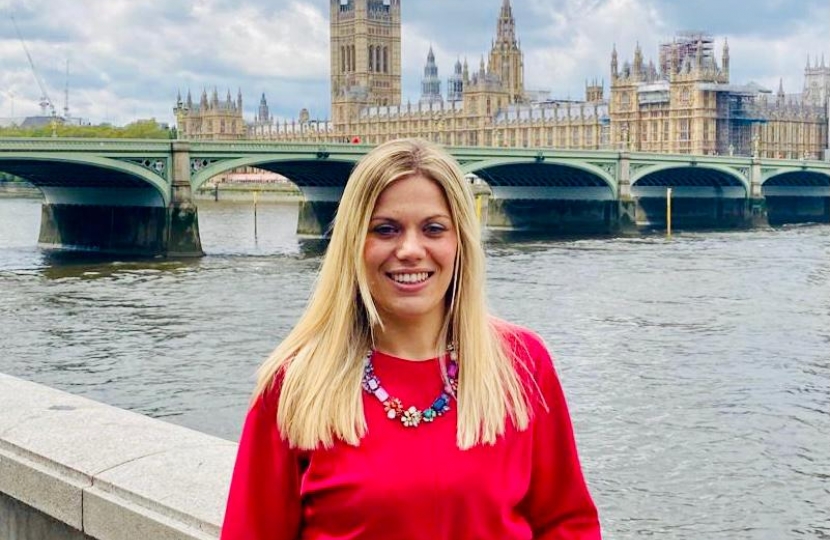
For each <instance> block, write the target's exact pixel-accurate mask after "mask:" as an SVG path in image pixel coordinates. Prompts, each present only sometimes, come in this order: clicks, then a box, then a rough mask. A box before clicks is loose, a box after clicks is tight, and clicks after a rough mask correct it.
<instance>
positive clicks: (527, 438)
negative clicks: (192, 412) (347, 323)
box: [222, 329, 600, 540]
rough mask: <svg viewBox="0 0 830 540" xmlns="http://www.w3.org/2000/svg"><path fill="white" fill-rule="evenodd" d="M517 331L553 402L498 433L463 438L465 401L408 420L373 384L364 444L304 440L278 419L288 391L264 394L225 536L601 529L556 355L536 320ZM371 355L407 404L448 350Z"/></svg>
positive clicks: (357, 539) (436, 539)
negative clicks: (426, 356)
mask: <svg viewBox="0 0 830 540" xmlns="http://www.w3.org/2000/svg"><path fill="white" fill-rule="evenodd" d="M518 341H521V342H523V345H522V344H520V345H519V346H518V347H516V349H517V350H518V351H521V352H520V353H519V354H521V356H528V358H527V360H528V365H529V366H530V367H531V369H532V370H533V372H534V375H535V377H536V382H537V384H538V386H539V389H540V390H541V393H542V395H543V396H544V399H545V401H546V402H547V404H548V409H549V411H545V409H544V407H542V405H541V404H539V403H538V401H539V400H535V401H534V418H533V419H532V420H531V424H530V426H529V427H528V429H526V430H524V431H517V430H516V429H515V428H514V427H513V426H512V424H511V423H510V422H508V427H507V428H506V431H505V435H504V436H503V437H501V438H499V439H498V441H497V442H496V444H494V445H479V446H476V447H474V448H472V449H470V450H465V451H462V450H459V449H458V447H457V446H456V442H455V440H456V435H455V429H456V413H455V407H454V405H455V403H453V404H452V410H451V411H450V412H449V413H447V414H445V415H444V416H442V417H439V418H437V419H435V421H434V422H432V423H422V424H421V425H419V426H418V427H416V428H407V427H404V426H403V425H402V424H401V422H400V420H390V419H388V418H387V417H386V415H385V413H384V411H383V405H382V404H381V403H380V402H379V401H377V399H376V398H375V397H374V396H371V395H368V394H366V393H365V392H364V394H363V395H364V400H363V405H364V408H365V414H366V422H367V424H368V433H367V434H366V436H365V437H364V438H363V439H362V440H361V442H360V445H359V446H349V445H348V444H345V443H343V442H336V443H335V445H334V446H333V447H332V448H330V449H319V450H313V451H299V450H296V449H292V448H290V447H289V446H288V444H287V443H286V442H285V441H284V440H282V438H281V436H280V433H279V430H278V429H277V426H276V420H275V419H276V407H277V402H278V396H277V392H271V393H270V394H268V395H266V396H265V397H263V398H260V399H258V400H257V401H256V402H255V404H254V405H253V407H252V408H251V410H250V411H249V413H248V417H247V419H246V421H245V427H244V429H243V432H242V437H241V439H240V442H239V454H238V455H237V460H236V467H235V469H234V473H233V480H232V482H231V487H230V496H229V498H228V506H227V511H226V514H225V522H224V526H223V528H222V540H265V539H269V540H300V539H302V540H388V539H390V538H394V539H396V540H520V539H521V540H530V539H533V540H543V539H544V540H553V539H558V540H566V539H567V540H589V539H590V540H594V539H599V538H600V526H599V521H598V518H597V511H596V507H595V506H594V503H593V501H592V500H591V496H590V494H589V493H588V489H587V487H586V485H585V480H584V478H583V476H582V470H581V468H580V465H579V459H578V457H577V452H576V445H575V444H574V437H573V430H572V427H571V420H570V416H569V414H568V409H567V404H566V403H565V397H564V395H563V394H562V389H561V387H560V385H559V380H558V379H557V377H556V373H555V372H554V369H553V363H552V362H551V358H550V355H549V354H548V351H547V350H546V349H545V346H544V344H543V343H542V342H541V340H540V339H539V338H538V337H537V336H536V335H535V334H532V333H530V332H528V331H527V330H523V329H519V330H518ZM525 351H526V352H525ZM372 361H373V364H374V368H375V373H376V374H377V376H378V378H379V379H380V380H381V382H382V384H383V386H384V388H385V389H386V390H387V391H389V393H390V394H392V395H393V396H395V397H398V398H400V399H401V401H402V402H403V404H404V407H409V406H410V405H414V406H415V407H417V408H419V409H424V408H426V407H427V406H429V405H430V404H431V403H432V401H433V400H434V399H435V398H436V397H437V396H438V395H439V393H440V391H441V386H442V384H441V377H440V371H439V369H440V368H439V366H438V362H437V359H436V360H429V361H424V362H413V361H409V360H403V359H400V358H395V357H393V356H389V355H386V354H383V353H380V352H377V353H375V355H374V357H373V360H372ZM462 362H463V360H462ZM462 369H463V367H462Z"/></svg>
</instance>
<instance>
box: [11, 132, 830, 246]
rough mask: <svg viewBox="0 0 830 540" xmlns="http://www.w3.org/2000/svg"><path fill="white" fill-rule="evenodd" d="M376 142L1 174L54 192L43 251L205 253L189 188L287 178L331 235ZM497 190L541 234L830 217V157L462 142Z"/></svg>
mask: <svg viewBox="0 0 830 540" xmlns="http://www.w3.org/2000/svg"><path fill="white" fill-rule="evenodd" d="M370 148H371V147H370V146H367V145H354V144H326V145H323V146H320V145H312V144H287V143H271V142H267V141H239V142H201V141H169V140H126V139H44V138H40V139H0V171H2V172H6V173H10V174H13V175H15V176H18V177H20V178H23V179H24V180H26V181H28V182H30V183H31V184H33V185H35V186H37V187H38V188H39V189H40V190H41V191H42V192H43V195H44V202H43V207H42V215H41V228H40V236H39V239H38V242H39V244H40V245H41V246H42V247H45V248H59V249H75V250H85V251H97V252H102V253H113V254H129V255H149V256H167V257H180V256H198V255H201V254H202V249H201V241H200V239H199V226H198V209H197V207H196V205H195V203H194V202H193V198H192V193H193V192H194V191H195V190H197V189H199V187H200V186H202V185H203V184H204V183H205V182H207V181H208V179H210V178H212V177H214V176H216V175H218V174H220V173H223V172H226V171H229V170H232V169H235V168H239V167H244V166H251V167H257V168H260V169H264V170H268V171H273V172H276V173H279V174H281V175H284V176H286V177H287V178H289V179H290V180H291V181H292V182H294V183H295V184H296V185H297V187H298V188H299V189H300V190H301V192H302V193H303V201H302V202H301V203H300V205H301V206H300V218H299V222H298V225H297V231H298V232H299V233H302V234H312V235H315V234H316V235H321V234H324V233H325V231H326V228H327V227H328V225H329V223H330V221H331V219H332V217H333V215H334V212H335V209H336V207H337V202H338V201H339V199H340V195H341V194H342V191H343V187H344V186H345V183H346V180H347V178H348V176H349V173H350V172H351V170H352V168H353V167H354V165H355V163H357V161H358V160H359V159H360V158H361V157H362V156H363V155H365V154H366V152H368V151H369V150H370ZM449 151H450V153H451V154H452V155H453V156H454V157H455V158H456V159H457V160H458V162H459V163H460V164H461V167H462V169H463V170H464V172H465V173H468V174H471V175H475V176H476V177H478V178H480V179H481V180H483V181H484V182H486V183H487V185H488V186H489V188H490V191H491V196H490V197H489V200H488V202H487V205H486V206H484V207H483V212H482V220H483V223H484V224H485V225H486V226H488V227H490V228H492V229H506V230H518V231H529V232H538V233H543V234H590V233H615V232H633V231H637V230H640V229H643V228H647V227H662V226H665V224H666V197H667V188H669V187H671V188H672V207H673V212H672V215H673V219H672V223H673V225H674V226H675V227H677V228H684V227H686V228H692V227H706V228H743V227H753V226H766V225H769V224H773V225H775V224H782V223H793V222H830V163H828V162H824V161H810V160H772V159H759V158H753V157H745V156H696V155H671V154H646V153H637V152H627V151H583V150H578V151H571V150H556V149H517V148H480V147H454V148H449Z"/></svg>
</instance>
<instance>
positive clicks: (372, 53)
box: [369, 45, 375, 72]
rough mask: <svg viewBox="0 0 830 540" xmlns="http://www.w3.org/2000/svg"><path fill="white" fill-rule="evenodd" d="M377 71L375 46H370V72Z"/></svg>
mask: <svg viewBox="0 0 830 540" xmlns="http://www.w3.org/2000/svg"><path fill="white" fill-rule="evenodd" d="M374 70H375V46H374V45H369V71H370V72H371V71H374Z"/></svg>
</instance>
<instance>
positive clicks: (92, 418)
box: [0, 374, 241, 540]
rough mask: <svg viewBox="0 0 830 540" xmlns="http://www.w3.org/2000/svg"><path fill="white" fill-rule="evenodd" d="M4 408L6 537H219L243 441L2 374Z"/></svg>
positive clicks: (0, 443) (0, 441)
mask: <svg viewBox="0 0 830 540" xmlns="http://www.w3.org/2000/svg"><path fill="white" fill-rule="evenodd" d="M0 411H3V414H2V415H0V540H35V539H41V538H50V539H51V538H54V539H55V540H79V539H82V538H96V539H99V540H132V539H136V540H139V539H141V540H144V539H148V538H152V539H154V540H197V539H198V540H208V539H215V538H217V537H218V535H219V530H220V527H221V522H222V516H223V513H224V507H225V500H226V498H227V493H228V485H229V482H230V476H231V471H232V469H233V461H234V458H235V454H236V444H235V443H232V442H229V441H225V440H223V439H218V438H215V437H211V436H209V435H205V434H203V433H199V432H196V431H193V430H190V429H186V428H183V427H179V426H175V425H172V424H168V423H166V422H161V421H159V420H154V419H151V418H148V417H145V416H141V415H139V414H135V413H131V412H128V411H124V410H121V409H117V408H115V407H110V406H108V405H103V404H101V403H97V402H94V401H91V400H89V399H85V398H81V397H78V396H73V395H71V394H67V393H64V392H61V391H58V390H54V389H51V388H48V387H45V386H41V385H38V384H34V383H31V382H27V381H23V380H20V379H17V378H14V377H9V376H7V375H2V374H0ZM240 421H241V419H240ZM44 535H45V536H44Z"/></svg>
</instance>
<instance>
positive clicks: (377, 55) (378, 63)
mask: <svg viewBox="0 0 830 540" xmlns="http://www.w3.org/2000/svg"><path fill="white" fill-rule="evenodd" d="M380 49H381V48H380V47H375V65H376V66H377V67H378V71H380V70H381V69H380V68H381V58H380V57H381V52H382V51H381V50H380Z"/></svg>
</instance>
